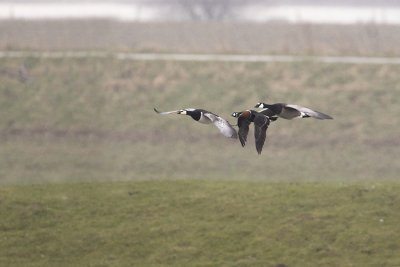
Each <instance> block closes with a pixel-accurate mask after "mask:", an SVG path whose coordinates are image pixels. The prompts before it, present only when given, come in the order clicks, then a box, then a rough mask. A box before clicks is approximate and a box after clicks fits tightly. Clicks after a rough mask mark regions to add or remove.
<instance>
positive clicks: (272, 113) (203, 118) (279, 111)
mask: <svg viewBox="0 0 400 267" xmlns="http://www.w3.org/2000/svg"><path fill="white" fill-rule="evenodd" d="M254 107H255V108H261V109H262V110H260V111H255V110H251V109H249V110H245V111H241V112H234V113H232V116H233V117H235V118H237V126H238V127H239V131H238V132H236V130H235V129H234V128H233V127H232V125H231V124H230V123H229V122H228V121H226V120H224V119H223V118H221V117H220V116H218V115H216V114H214V113H212V112H209V111H207V110H204V109H194V108H186V109H180V110H173V111H166V112H160V111H158V110H157V109H156V108H154V111H155V112H157V113H158V114H161V115H166V114H173V113H175V114H181V115H188V116H190V117H192V118H193V119H194V120H195V121H198V122H200V123H205V124H210V123H213V124H214V125H215V126H217V127H218V129H219V130H220V132H221V133H222V134H223V135H225V136H226V137H229V138H235V139H236V138H237V137H238V135H239V140H240V143H241V144H242V146H243V147H244V146H245V144H246V141H247V135H248V133H249V126H250V124H251V123H252V122H253V123H254V137H255V143H256V150H257V152H258V154H261V151H262V148H263V146H264V142H265V138H266V134H267V129H268V126H269V124H270V122H271V121H276V120H277V119H278V117H280V118H284V119H287V120H291V119H294V118H315V119H319V120H325V119H332V117H331V116H329V115H326V114H324V113H321V112H318V111H315V110H312V109H309V108H306V107H302V106H299V105H292V104H285V103H276V104H272V105H270V104H265V103H257V104H256V105H255V106H254Z"/></svg>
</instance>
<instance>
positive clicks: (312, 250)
mask: <svg viewBox="0 0 400 267" xmlns="http://www.w3.org/2000/svg"><path fill="white" fill-rule="evenodd" d="M399 190H400V187H399V184H397V183H396V184H393V183H357V184H351V183H264V182H230V183H226V182H222V181H220V182H215V181H214V182H212V181H199V180H196V181H144V182H115V183H109V182H107V183H86V184H85V183H83V184H63V185H51V184H47V185H31V186H7V187H1V188H0V202H1V205H0V215H1V218H2V219H1V220H0V240H1V242H0V265H2V266H55V265H57V266H77V265H79V266H290V267H292V266H340V267H343V266H399V265H400V256H399V255H400V253H399V252H400V245H399V242H398V240H399V238H400V236H399V232H400V226H399V223H398V222H399V220H400V213H399V212H398V207H399V205H400V202H399V194H398V192H399ZM278 264H284V265H278Z"/></svg>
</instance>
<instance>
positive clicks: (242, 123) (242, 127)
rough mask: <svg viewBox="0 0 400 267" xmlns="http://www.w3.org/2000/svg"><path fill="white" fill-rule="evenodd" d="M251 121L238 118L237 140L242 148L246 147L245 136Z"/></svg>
mask: <svg viewBox="0 0 400 267" xmlns="http://www.w3.org/2000/svg"><path fill="white" fill-rule="evenodd" d="M250 123H251V121H250V120H249V119H248V118H245V117H239V118H238V127H239V132H238V134H239V140H240V143H241V144H242V146H245V145H246V141H247V135H248V133H249V125H250Z"/></svg>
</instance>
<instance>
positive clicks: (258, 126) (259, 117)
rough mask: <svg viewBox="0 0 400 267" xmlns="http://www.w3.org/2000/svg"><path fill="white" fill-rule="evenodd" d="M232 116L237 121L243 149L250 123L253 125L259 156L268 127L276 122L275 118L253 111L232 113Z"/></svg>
mask: <svg viewBox="0 0 400 267" xmlns="http://www.w3.org/2000/svg"><path fill="white" fill-rule="evenodd" d="M232 116H233V117H235V118H237V119H238V122H237V125H238V127H239V132H238V134H239V140H240V143H241V144H242V146H243V147H244V146H245V145H246V141H247V135H248V133H249V126H250V124H251V123H252V122H253V123H254V138H255V143H256V150H257V152H258V154H259V155H260V154H261V151H262V149H263V146H264V143H265V138H266V136H267V129H268V126H269V124H270V122H271V121H275V120H277V117H269V116H267V115H266V114H265V113H263V112H257V111H255V110H245V111H241V112H234V113H232Z"/></svg>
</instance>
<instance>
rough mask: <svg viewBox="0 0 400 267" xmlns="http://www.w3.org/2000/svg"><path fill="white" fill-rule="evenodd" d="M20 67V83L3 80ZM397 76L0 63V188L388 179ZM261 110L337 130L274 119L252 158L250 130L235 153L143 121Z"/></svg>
mask: <svg viewBox="0 0 400 267" xmlns="http://www.w3.org/2000/svg"><path fill="white" fill-rule="evenodd" d="M22 61H24V62H25V65H26V66H27V69H28V70H29V73H30V75H31V76H32V77H31V79H30V80H29V81H27V82H25V83H23V82H20V81H18V79H16V78H15V77H14V76H12V75H9V73H10V72H12V71H15V72H17V70H18V65H19V64H20V63H21V62H22ZM399 68H400V67H399V66H390V65H387V66H385V65H371V66H368V65H342V64H337V65H335V64H330V65H329V64H328V65H325V64H314V63H295V64H282V63H279V64H278V63H275V64H274V63H271V64H256V63H253V64H250V63H248V64H245V63H212V62H209V63H174V62H131V61H119V60H114V59H108V58H107V59H80V60H76V59H57V60H51V59H30V58H26V59H3V60H2V61H1V62H0V69H1V70H2V71H3V74H2V77H1V79H2V83H1V84H0V93H1V95H2V97H1V98H0V102H1V103H0V114H1V116H0V129H1V140H0V141H1V150H0V156H1V158H2V160H1V161H0V165H1V166H0V182H1V183H3V184H21V183H38V182H39V183H40V182H71V181H99V180H144V179H162V178H169V179H171V178H172V179H187V178H195V179H196V178H197V179H225V180H267V181H270V180H273V181H348V180H350V181H364V180H374V181H378V180H379V181H383V180H397V178H398V173H400V170H399V168H400V166H399V163H398V159H399V158H400V157H399V153H400V152H399V149H398V148H399V142H400V141H399V134H398V125H400V121H399V120H400V118H399V116H398V114H400V110H399V109H400V106H399V105H398V103H397V99H399V97H400V88H399V84H400V81H399V79H400V78H399V76H398V73H399ZM6 73H8V74H7V75H6ZM260 100H264V101H267V102H277V101H287V102H290V103H297V104H301V105H304V106H308V107H311V108H314V109H316V110H320V111H322V112H325V113H327V114H330V115H332V116H333V117H334V118H335V119H334V120H330V121H318V120H313V119H305V120H295V121H286V120H282V119H281V120H278V121H277V122H274V123H272V124H271V125H270V127H269V129H268V135H267V141H266V144H265V146H264V150H263V154H262V155H261V156H258V155H257V154H256V151H255V147H254V139H253V137H252V135H253V129H251V131H250V134H249V141H248V144H247V146H246V147H245V148H242V147H241V146H240V144H239V142H238V141H234V140H228V139H226V138H224V137H223V136H222V135H220V134H219V132H218V130H217V129H216V128H215V127H213V126H212V125H201V124H198V123H195V122H194V121H192V120H191V119H190V118H189V117H179V116H178V115H170V116H157V115H156V114H155V113H154V111H153V107H157V108H159V109H160V110H171V109H177V108H183V107H201V108H205V109H209V110H210V111H213V112H215V113H217V114H220V115H221V116H222V117H225V118H227V119H228V120H229V121H230V122H231V123H232V124H234V123H235V120H234V118H232V117H230V114H231V113H232V112H233V111H240V110H244V109H247V108H251V107H252V106H253V105H254V104H255V103H256V102H258V101H260ZM287 162H290V164H287Z"/></svg>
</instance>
